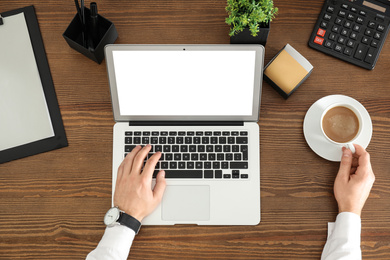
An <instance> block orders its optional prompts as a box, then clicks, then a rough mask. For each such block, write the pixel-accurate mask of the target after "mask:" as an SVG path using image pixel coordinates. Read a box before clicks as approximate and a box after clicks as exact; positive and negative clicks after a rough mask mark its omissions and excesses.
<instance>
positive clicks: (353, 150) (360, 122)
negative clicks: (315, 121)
mask: <svg viewBox="0 0 390 260" xmlns="http://www.w3.org/2000/svg"><path fill="white" fill-rule="evenodd" d="M335 107H346V108H348V109H350V110H351V111H352V112H353V113H354V114H355V115H356V117H357V119H358V120H359V130H358V131H357V134H356V135H355V136H354V137H353V138H352V139H351V140H349V141H348V142H344V143H341V142H336V141H334V140H332V139H331V138H329V137H328V136H327V135H326V133H325V131H324V128H323V119H324V116H325V115H326V113H328V111H329V110H330V109H332V108H335ZM320 124H321V131H322V134H323V135H324V137H325V138H326V139H327V140H328V141H329V142H331V143H333V144H336V145H339V146H340V147H346V148H348V149H350V150H351V152H352V153H355V146H354V145H353V143H354V142H355V141H356V139H357V138H358V137H359V136H360V134H361V132H362V129H363V120H362V115H361V114H360V112H359V110H358V109H357V108H356V107H354V106H352V105H350V104H346V103H334V104H332V105H330V106H328V107H327V108H326V109H325V110H324V112H323V113H322V115H321V121H320Z"/></svg>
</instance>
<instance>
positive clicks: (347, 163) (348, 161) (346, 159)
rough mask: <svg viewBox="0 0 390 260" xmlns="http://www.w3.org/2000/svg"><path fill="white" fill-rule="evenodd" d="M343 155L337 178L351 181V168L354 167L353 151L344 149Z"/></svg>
mask: <svg viewBox="0 0 390 260" xmlns="http://www.w3.org/2000/svg"><path fill="white" fill-rule="evenodd" d="M342 149H343V155H342V156H341V161H340V168H339V171H338V173H337V177H336V178H341V179H342V180H344V181H346V182H347V181H348V180H349V176H350V172H351V166H352V152H351V150H349V149H347V148H345V147H343V148H342Z"/></svg>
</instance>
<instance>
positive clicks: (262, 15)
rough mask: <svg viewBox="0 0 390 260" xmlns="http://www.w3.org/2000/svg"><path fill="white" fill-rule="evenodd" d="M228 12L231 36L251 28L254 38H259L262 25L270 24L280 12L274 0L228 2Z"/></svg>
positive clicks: (236, 0)
mask: <svg viewBox="0 0 390 260" xmlns="http://www.w3.org/2000/svg"><path fill="white" fill-rule="evenodd" d="M226 11H227V13H228V15H229V17H227V18H226V23H227V24H228V25H230V32H229V35H230V36H234V35H236V34H237V33H239V32H242V31H243V30H244V28H245V27H249V30H250V32H251V35H252V36H257V33H258V32H259V31H260V25H261V24H268V23H269V22H271V21H272V19H273V18H274V17H275V15H276V14H277V12H278V8H277V7H274V2H273V1H272V0H227V6H226Z"/></svg>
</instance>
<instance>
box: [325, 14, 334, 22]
mask: <svg viewBox="0 0 390 260" xmlns="http://www.w3.org/2000/svg"><path fill="white" fill-rule="evenodd" d="M330 19H332V16H331V15H329V14H324V20H327V21H330Z"/></svg>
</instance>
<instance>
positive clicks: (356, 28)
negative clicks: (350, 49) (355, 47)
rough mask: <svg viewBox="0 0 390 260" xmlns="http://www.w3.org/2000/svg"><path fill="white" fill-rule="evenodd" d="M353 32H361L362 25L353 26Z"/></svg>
mask: <svg viewBox="0 0 390 260" xmlns="http://www.w3.org/2000/svg"><path fill="white" fill-rule="evenodd" d="M352 30H354V31H355V32H360V25H358V24H355V25H354V26H353V28H352Z"/></svg>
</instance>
